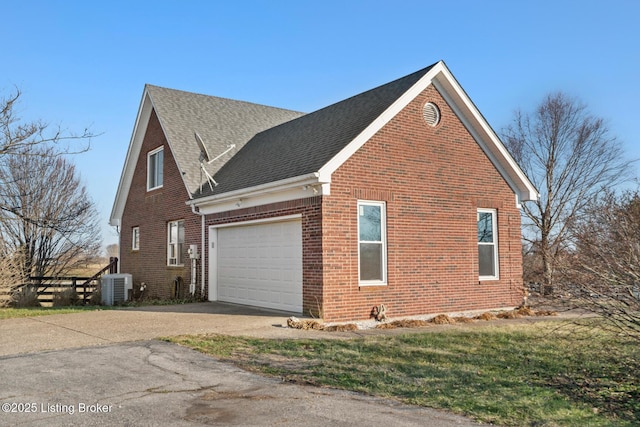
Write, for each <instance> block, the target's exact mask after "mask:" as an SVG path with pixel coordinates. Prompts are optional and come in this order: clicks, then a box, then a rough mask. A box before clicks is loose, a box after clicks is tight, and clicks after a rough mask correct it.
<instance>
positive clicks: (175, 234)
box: [167, 220, 184, 265]
mask: <svg viewBox="0 0 640 427" xmlns="http://www.w3.org/2000/svg"><path fill="white" fill-rule="evenodd" d="M183 247H184V221H182V220H181V221H171V222H169V223H168V224H167V265H183V263H184V261H183V259H182V257H183V255H182V252H183V250H182V249H183Z"/></svg>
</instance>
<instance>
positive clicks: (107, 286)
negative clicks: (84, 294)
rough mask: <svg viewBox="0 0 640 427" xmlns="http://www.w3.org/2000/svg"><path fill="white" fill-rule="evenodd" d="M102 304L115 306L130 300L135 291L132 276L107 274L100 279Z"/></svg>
mask: <svg viewBox="0 0 640 427" xmlns="http://www.w3.org/2000/svg"><path fill="white" fill-rule="evenodd" d="M100 291H101V302H102V304H103V305H114V304H119V303H122V302H125V301H128V300H129V296H130V294H131V292H132V291H133V278H132V277H131V274H126V273H125V274H105V275H104V276H102V278H101V279H100Z"/></svg>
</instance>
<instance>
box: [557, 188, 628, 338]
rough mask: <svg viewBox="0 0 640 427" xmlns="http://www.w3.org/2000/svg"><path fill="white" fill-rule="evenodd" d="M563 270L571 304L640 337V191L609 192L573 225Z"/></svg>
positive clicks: (590, 205)
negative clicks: (598, 315) (569, 249)
mask: <svg viewBox="0 0 640 427" xmlns="http://www.w3.org/2000/svg"><path fill="white" fill-rule="evenodd" d="M571 234H572V241H573V243H574V245H573V248H572V250H571V255H570V256H568V257H565V262H563V265H562V266H561V269H560V271H561V272H562V273H564V276H565V277H563V279H564V280H563V281H564V282H565V283H567V284H570V287H571V288H570V290H571V293H570V296H571V299H570V301H571V303H573V304H575V305H576V306H578V307H580V308H584V309H587V310H589V311H591V312H594V313H597V314H600V315H602V317H603V318H604V319H605V320H606V321H607V322H608V324H609V325H612V326H614V327H615V328H617V329H618V330H620V331H622V332H624V333H627V334H628V335H630V336H632V337H634V338H636V339H638V340H640V195H639V194H638V193H637V192H635V193H631V192H627V193H624V194H622V195H619V196H616V195H615V194H614V193H613V192H611V191H606V192H605V193H603V194H602V195H601V196H600V197H599V198H598V199H596V200H593V201H592V202H591V203H590V204H589V206H588V207H587V208H586V215H584V216H583V217H582V218H581V219H580V220H578V221H575V222H573V223H572V225H571Z"/></svg>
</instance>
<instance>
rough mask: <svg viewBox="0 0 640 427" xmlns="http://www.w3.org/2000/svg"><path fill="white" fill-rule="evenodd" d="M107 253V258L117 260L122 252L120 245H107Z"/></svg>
mask: <svg viewBox="0 0 640 427" xmlns="http://www.w3.org/2000/svg"><path fill="white" fill-rule="evenodd" d="M106 252H107V257H108V258H113V257H116V258H117V257H118V254H119V252H120V249H119V246H118V244H117V243H112V244H110V245H107V248H106Z"/></svg>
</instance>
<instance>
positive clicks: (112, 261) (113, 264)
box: [109, 256, 118, 274]
mask: <svg viewBox="0 0 640 427" xmlns="http://www.w3.org/2000/svg"><path fill="white" fill-rule="evenodd" d="M117 272H118V257H114V256H112V257H110V258H109V274H116V273H117Z"/></svg>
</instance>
